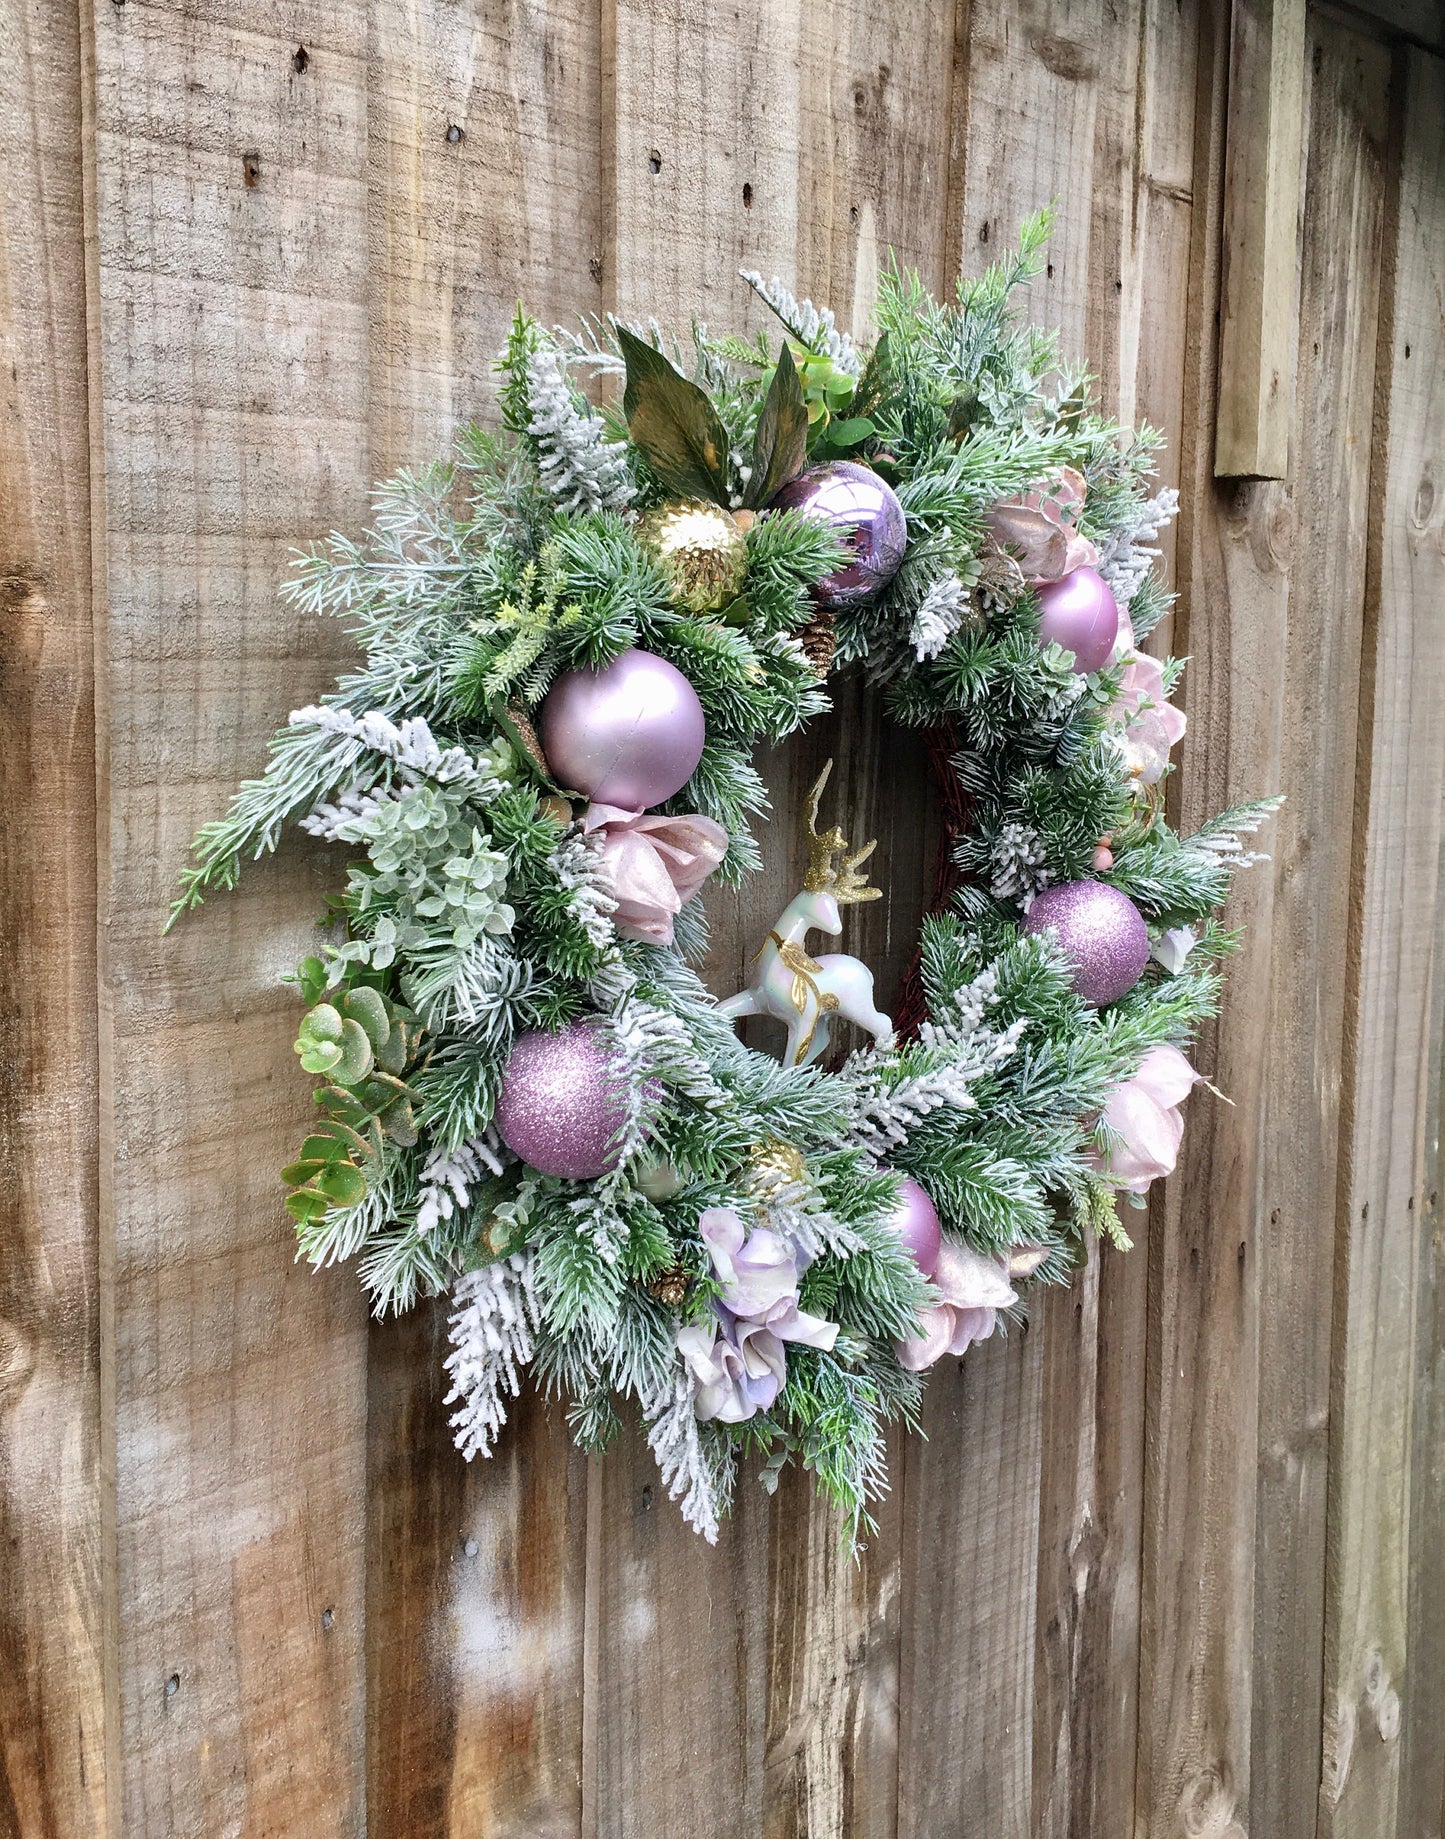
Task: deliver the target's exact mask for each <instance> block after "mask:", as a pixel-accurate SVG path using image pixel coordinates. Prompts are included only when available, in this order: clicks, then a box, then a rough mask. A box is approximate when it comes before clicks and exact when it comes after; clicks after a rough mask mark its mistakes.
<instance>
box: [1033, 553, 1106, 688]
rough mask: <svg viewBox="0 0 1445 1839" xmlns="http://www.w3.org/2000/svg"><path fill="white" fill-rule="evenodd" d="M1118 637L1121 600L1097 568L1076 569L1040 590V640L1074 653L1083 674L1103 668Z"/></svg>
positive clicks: (1076, 670) (1077, 671) (1078, 669)
mask: <svg viewBox="0 0 1445 1839" xmlns="http://www.w3.org/2000/svg"><path fill="white" fill-rule="evenodd" d="M1118 636H1119V603H1118V601H1116V600H1115V598H1114V596H1113V594H1112V592H1111V591H1110V588H1109V584H1108V582H1107V581H1106V580H1105V579H1104V577H1103V576H1102V575H1101V574H1100V573H1099V571H1098V569H1097V568H1076V569H1073V570H1072V571H1071V572H1070V573H1069V574H1067V575H1061V576H1060V577H1059V579H1058V580H1057V581H1046V582H1045V583H1044V585H1043V586H1042V587H1041V588H1040V589H1039V640H1040V642H1041V643H1042V644H1045V645H1049V644H1054V645H1062V646H1063V648H1064V650H1065V651H1071V652H1073V654H1074V663H1073V668H1074V671H1075V672H1076V673H1077V674H1078V675H1080V676H1082V675H1084V674H1085V673H1087V672H1088V671H1094V670H1102V669H1103V668H1104V666H1105V665H1106V664H1107V663H1108V662H1109V659H1110V657H1111V656H1112V655H1113V651H1114V641H1115V640H1116V639H1117V638H1118Z"/></svg>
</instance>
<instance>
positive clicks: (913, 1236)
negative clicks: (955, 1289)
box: [888, 1175, 943, 1277]
mask: <svg viewBox="0 0 1445 1839" xmlns="http://www.w3.org/2000/svg"><path fill="white" fill-rule="evenodd" d="M888 1224H889V1225H890V1226H891V1227H892V1228H893V1230H894V1231H895V1232H896V1233H897V1234H898V1237H899V1238H900V1239H901V1240H902V1242H903V1245H904V1248H905V1249H906V1250H907V1251H908V1252H909V1253H910V1254H911V1255H912V1258H913V1262H914V1263H915V1264H916V1265H917V1266H918V1268H919V1270H920V1271H921V1272H922V1273H923V1275H924V1276H925V1277H932V1275H933V1273H934V1272H935V1271H936V1270H937V1269H938V1254H939V1252H940V1250H941V1249H942V1246H943V1227H942V1225H941V1223H940V1221H939V1218H938V1212H937V1209H936V1208H935V1207H934V1205H933V1202H932V1201H931V1200H930V1199H929V1198H928V1195H927V1194H926V1193H925V1191H924V1190H923V1189H922V1188H921V1187H920V1186H919V1185H918V1183H917V1182H916V1181H915V1180H914V1179H913V1177H912V1176H911V1175H905V1176H904V1177H903V1187H902V1192H901V1193H900V1194H899V1196H898V1205H897V1207H895V1208H894V1210H893V1212H892V1213H890V1214H889V1216H888Z"/></svg>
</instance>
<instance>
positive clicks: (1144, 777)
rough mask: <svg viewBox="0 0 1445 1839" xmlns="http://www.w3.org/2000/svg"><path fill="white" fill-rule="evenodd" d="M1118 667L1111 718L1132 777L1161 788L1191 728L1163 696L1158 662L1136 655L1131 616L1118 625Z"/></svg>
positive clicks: (1139, 652)
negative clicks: (1171, 755) (1120, 668)
mask: <svg viewBox="0 0 1445 1839" xmlns="http://www.w3.org/2000/svg"><path fill="white" fill-rule="evenodd" d="M1114 657H1115V661H1116V662H1119V663H1122V664H1123V666H1124V674H1123V676H1122V677H1121V678H1120V680H1119V694H1118V696H1117V697H1116V698H1115V701H1114V705H1113V707H1112V708H1111V709H1110V711H1109V714H1110V717H1111V719H1112V720H1114V721H1115V722H1118V723H1120V724H1121V728H1122V745H1123V749H1124V758H1125V761H1126V763H1127V765H1128V768H1129V773H1130V775H1131V777H1133V778H1135V779H1137V780H1138V781H1139V783H1140V784H1141V785H1157V784H1158V783H1159V781H1160V780H1161V779H1162V778H1163V777H1164V770H1165V768H1166V767H1167V766H1168V764H1169V750H1170V748H1172V747H1174V746H1175V745H1176V744H1177V743H1178V742H1180V741H1182V740H1183V739H1184V730H1185V727H1186V725H1187V724H1186V722H1185V718H1184V716H1183V714H1182V713H1181V711H1180V710H1178V709H1176V708H1175V707H1174V705H1173V704H1172V703H1171V702H1169V701H1168V700H1167V698H1166V696H1165V692H1164V670H1163V666H1162V665H1161V664H1160V662H1159V660H1158V659H1157V658H1150V657H1147V656H1146V655H1145V654H1144V653H1143V652H1142V651H1139V650H1137V649H1136V647H1135V644H1134V628H1133V627H1132V626H1131V625H1130V624H1129V616H1128V614H1127V613H1126V614H1125V615H1124V617H1123V618H1122V619H1121V620H1120V622H1119V642H1118V644H1117V645H1116V646H1115V648H1114Z"/></svg>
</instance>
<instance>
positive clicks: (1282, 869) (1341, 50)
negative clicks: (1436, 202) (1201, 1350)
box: [1250, 20, 1390, 1839]
mask: <svg viewBox="0 0 1445 1839" xmlns="http://www.w3.org/2000/svg"><path fill="white" fill-rule="evenodd" d="M1309 54H1310V63H1311V78H1312V89H1311V96H1310V113H1309V135H1308V142H1307V174H1308V182H1307V189H1306V197H1305V212H1304V228H1303V236H1302V242H1301V272H1300V333H1299V373H1298V380H1297V385H1296V387H1297V392H1298V396H1297V404H1296V411H1295V432H1294V435H1293V446H1292V466H1293V477H1294V509H1295V520H1296V525H1295V535H1294V561H1293V566H1292V569H1291V582H1290V590H1289V607H1288V614H1287V622H1288V639H1287V652H1286V660H1285V670H1286V682H1285V704H1284V723H1285V740H1286V753H1285V757H1284V776H1283V779H1282V781H1281V789H1282V790H1284V791H1285V792H1286V793H1287V795H1288V799H1289V803H1288V805H1287V806H1286V808H1285V811H1284V813H1282V819H1281V822H1280V824H1279V827H1278V843H1279V847H1278V855H1277V863H1278V869H1279V875H1280V880H1279V885H1278V888H1277V892H1276V897H1275V923H1276V931H1275V948H1276V955H1275V958H1274V965H1273V969H1274V978H1273V987H1272V993H1271V1003H1270V1009H1269V1034H1268V1040H1267V1054H1268V1059H1269V1074H1270V1076H1269V1082H1268V1086H1267V1088H1266V1098H1265V1105H1264V1110H1263V1129H1264V1133H1265V1140H1266V1142H1267V1144H1268V1162H1267V1166H1266V1171H1265V1194H1264V1199H1265V1201H1266V1202H1267V1204H1268V1205H1269V1209H1270V1219H1271V1225H1270V1230H1269V1232H1268V1235H1267V1237H1266V1238H1265V1240H1264V1244H1263V1250H1262V1255H1261V1258H1260V1266H1259V1270H1260V1293H1259V1301H1260V1347H1261V1350H1262V1354H1263V1356H1264V1357H1263V1359H1262V1361H1261V1367H1260V1395H1259V1452H1258V1454H1259V1478H1258V1493H1257V1496H1256V1520H1255V1525H1256V1543H1255V1603H1254V1612H1255V1620H1254V1649H1255V1658H1254V1696H1253V1721H1252V1730H1251V1748H1252V1757H1251V1774H1250V1824H1251V1826H1252V1828H1253V1830H1254V1831H1256V1832H1268V1833H1277V1834H1279V1835H1280V1839H1290V1836H1291V1835H1294V1834H1305V1833H1308V1832H1310V1831H1311V1830H1312V1827H1313V1820H1312V1816H1311V1813H1310V1810H1309V1796H1310V1792H1311V1788H1312V1786H1316V1785H1317V1783H1318V1773H1317V1771H1318V1754H1317V1752H1316V1749H1315V1740H1314V1738H1313V1736H1312V1737H1311V1738H1310V1739H1309V1740H1308V1741H1305V1740H1304V1738H1303V1735H1302V1733H1304V1732H1306V1731H1309V1732H1315V1731H1317V1730H1319V1728H1320V1718H1321V1669H1320V1661H1319V1656H1320V1653H1321V1651H1322V1645H1323V1613H1324V1603H1323V1590H1324V1538H1325V1498H1324V1496H1325V1479H1326V1466H1327V1453H1328V1452H1327V1445H1326V1428H1327V1423H1328V1415H1329V1402H1330V1401H1329V1372H1330V1344H1329V1332H1328V1322H1329V1317H1328V1315H1327V1314H1326V1304H1327V1299H1328V1298H1329V1297H1330V1296H1331V1293H1332V1287H1333V1267H1334V1250H1335V1248H1334V1243H1333V1239H1332V1236H1331V1235H1330V1233H1329V1232H1327V1231H1326V1230H1325V1226H1324V1222H1325V1221H1327V1220H1330V1219H1332V1217H1333V1212H1334V1207H1335V1204H1336V1200H1337V1182H1338V1181H1339V1179H1340V1166H1341V1165H1340V1158H1341V1155H1342V1153H1343V1151H1344V1148H1345V1142H1346V1139H1344V1138H1343V1137H1342V1134H1341V1125H1342V1120H1341V1113H1340V1092H1341V1086H1342V1083H1343V1071H1344V1056H1345V1051H1346V1043H1345V1014H1344V1007H1345V997H1346V992H1347V988H1348V986H1347V983H1346V959H1347V949H1346V948H1347V942H1348V938H1349V924H1350V914H1349V904H1350V896H1349V878H1350V857H1351V846H1352V838H1351V837H1350V835H1349V831H1348V826H1347V824H1346V822H1345V821H1344V816H1343V814H1344V813H1345V812H1347V811H1349V810H1350V809H1351V808H1352V805H1353V801H1354V798H1355V793H1356V788H1357V780H1356V770H1357V767H1356V759H1355V735H1356V727H1357V718H1358V708H1359V697H1360V659H1361V631H1362V627H1363V625H1364V618H1363V609H1364V605H1365V571H1366V543H1367V533H1368V510H1369V466H1370V450H1371V433H1372V425H1373V416H1374V410H1375V340H1376V333H1377V326H1378V317H1379V305H1380V264H1381V255H1382V248H1383V208H1384V155H1385V141H1386V137H1387V130H1388V106H1389V105H1388V90H1389V75H1390V60H1389V55H1388V53H1387V52H1386V51H1385V50H1384V48H1383V47H1382V46H1379V45H1376V44H1373V43H1371V42H1369V41H1367V40H1364V39H1362V38H1357V37H1356V36H1354V35H1353V34H1352V33H1350V32H1347V31H1345V30H1343V29H1341V28H1339V27H1337V26H1334V25H1332V24H1329V23H1326V22H1324V21H1323V20H1321V21H1315V20H1312V21H1311V30H1310V39H1309ZM1306 1003H1308V1007H1306ZM1276 1211H1277V1212H1278V1213H1279V1215H1280V1217H1279V1220H1278V1221H1277V1222H1275V1221H1274V1219H1273V1215H1274V1213H1275V1212H1276Z"/></svg>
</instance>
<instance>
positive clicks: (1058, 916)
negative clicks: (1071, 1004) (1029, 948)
mask: <svg viewBox="0 0 1445 1839" xmlns="http://www.w3.org/2000/svg"><path fill="white" fill-rule="evenodd" d="M1046 928H1047V929H1048V930H1049V931H1051V932H1054V933H1055V934H1057V936H1058V941H1059V947H1060V949H1061V950H1062V951H1063V954H1064V956H1065V957H1066V958H1068V959H1069V961H1070V962H1071V963H1072V965H1073V967H1074V976H1073V985H1074V988H1075V990H1077V991H1078V993H1079V995H1080V996H1082V997H1083V999H1084V1001H1085V1002H1086V1003H1092V1004H1093V1006H1094V1007H1095V1008H1096V1009H1101V1008H1103V1006H1104V1004H1105V1003H1112V1002H1117V1001H1118V1000H1119V998H1120V997H1121V996H1123V995H1124V994H1125V993H1126V992H1127V991H1129V990H1132V989H1133V987H1134V985H1135V984H1136V983H1137V982H1138V981H1139V979H1140V977H1142V976H1143V974H1144V966H1145V965H1146V964H1147V963H1148V962H1149V931H1148V928H1147V927H1146V926H1145V924H1144V916H1143V914H1142V913H1141V912H1140V911H1139V909H1138V908H1137V907H1136V906H1135V905H1134V903H1133V901H1132V900H1130V898H1129V896H1128V895H1127V894H1121V893H1120V892H1119V890H1118V888H1111V887H1110V886H1109V885H1108V884H1107V882H1103V881H1065V882H1063V883H1061V884H1060V885H1059V886H1058V887H1053V888H1045V889H1044V890H1043V892H1042V893H1041V894H1036V895H1035V896H1034V904H1033V905H1032V906H1031V907H1030V908H1029V911H1028V917H1027V918H1026V919H1025V920H1024V931H1025V932H1030V933H1038V932H1043V931H1044V930H1045V929H1046Z"/></svg>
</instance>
